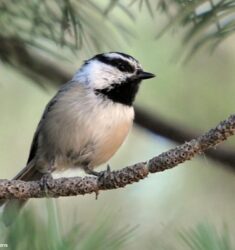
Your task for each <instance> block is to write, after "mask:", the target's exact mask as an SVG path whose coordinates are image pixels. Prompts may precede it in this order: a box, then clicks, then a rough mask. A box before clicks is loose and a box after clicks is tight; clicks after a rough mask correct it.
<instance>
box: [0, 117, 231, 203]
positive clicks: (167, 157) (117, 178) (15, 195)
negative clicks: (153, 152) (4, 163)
mask: <svg viewBox="0 0 235 250" xmlns="http://www.w3.org/2000/svg"><path fill="white" fill-rule="evenodd" d="M234 133H235V114H234V115H231V116H230V117H229V118H228V119H226V120H224V121H222V122H220V123H219V124H218V125H217V127H216V128H214V129H211V130H210V131H208V132H207V133H205V134H204V135H202V136H200V137H198V138H196V139H193V140H191V141H189V142H186V143H184V144H182V145H180V146H177V147H175V148H173V149H171V150H169V151H167V152H164V153H162V154H160V155H159V156H156V157H154V158H152V159H151V160H149V161H148V162H141V163H137V164H135V165H133V166H129V167H125V168H123V169H121V170H118V171H112V172H109V171H106V172H104V174H103V175H102V176H101V177H100V178H97V177H93V176H86V177H84V178H82V177H70V178H59V179H48V180H47V181H46V186H47V189H46V190H45V188H44V187H43V185H42V181H29V182H24V181H20V180H12V181H9V180H0V199H27V198H41V197H60V196H75V195H81V194H82V195H84V194H89V193H92V192H95V193H96V194H97V193H98V192H99V191H101V190H108V189H116V188H121V187H124V186H126V185H128V184H131V183H133V182H138V181H139V180H141V179H144V178H146V177H147V176H148V174H149V173H156V172H160V171H164V170H166V169H170V168H172V167H175V166H177V165H178V164H180V163H183V162H185V161H187V160H190V159H192V158H193V157H194V156H196V155H197V154H200V153H202V152H204V151H205V150H207V149H209V148H212V147H213V148H214V147H215V146H216V145H217V144H219V143H221V142H222V141H224V140H226V139H227V138H228V137H229V136H231V135H233V134H234ZM44 181H45V180H44Z"/></svg>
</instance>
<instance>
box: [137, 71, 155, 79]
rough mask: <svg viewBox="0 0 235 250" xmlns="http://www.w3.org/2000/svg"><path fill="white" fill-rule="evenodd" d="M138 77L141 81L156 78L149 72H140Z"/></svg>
mask: <svg viewBox="0 0 235 250" xmlns="http://www.w3.org/2000/svg"><path fill="white" fill-rule="evenodd" d="M137 77H138V78H139V79H141V80H145V79H150V78H153V77H155V75H154V74H152V73H149V72H144V71H140V72H139V73H138V74H137Z"/></svg>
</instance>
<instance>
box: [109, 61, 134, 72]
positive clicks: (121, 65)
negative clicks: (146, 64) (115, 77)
mask: <svg viewBox="0 0 235 250" xmlns="http://www.w3.org/2000/svg"><path fill="white" fill-rule="evenodd" d="M111 62H112V65H113V66H115V67H117V68H118V69H119V70H120V71H123V72H130V73H131V72H134V68H133V67H132V65H130V63H129V62H127V61H124V60H122V59H113V60H112V61H111Z"/></svg>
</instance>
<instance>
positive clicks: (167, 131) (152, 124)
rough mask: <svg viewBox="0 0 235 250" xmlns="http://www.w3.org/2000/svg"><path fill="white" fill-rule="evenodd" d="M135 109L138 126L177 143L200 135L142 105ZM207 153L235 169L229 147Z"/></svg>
mask: <svg viewBox="0 0 235 250" xmlns="http://www.w3.org/2000/svg"><path fill="white" fill-rule="evenodd" d="M135 111H136V112H135V123H136V124H137V125H138V126H140V127H142V128H145V129H147V130H148V131H151V132H152V133H154V134H158V135H161V136H164V137H166V138H168V139H170V140H172V141H175V142H177V143H184V142H185V141H189V140H191V139H192V138H197V137H198V136H199V134H196V133H194V132H192V131H190V130H188V129H187V128H185V127H184V126H181V125H178V124H175V123H172V122H170V121H165V120H164V119H163V118H162V117H161V118H160V117H158V116H156V115H152V114H150V113H148V112H147V111H146V110H143V109H141V108H140V107H135ZM206 155H207V156H209V157H210V158H211V159H212V160H216V161H218V162H220V163H222V164H226V165H227V166H229V167H231V168H232V169H233V170H235V153H234V151H233V150H231V149H229V148H226V149H223V148H220V149H217V150H216V151H215V150H213V149H210V150H208V151H207V152H206Z"/></svg>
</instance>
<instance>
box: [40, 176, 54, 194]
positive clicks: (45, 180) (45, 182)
mask: <svg viewBox="0 0 235 250" xmlns="http://www.w3.org/2000/svg"><path fill="white" fill-rule="evenodd" d="M51 181H53V177H52V175H51V173H47V174H44V175H43V176H42V178H41V180H40V187H41V189H42V190H44V192H45V194H46V196H48V194H49V188H50V186H51V185H50V182H51Z"/></svg>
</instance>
